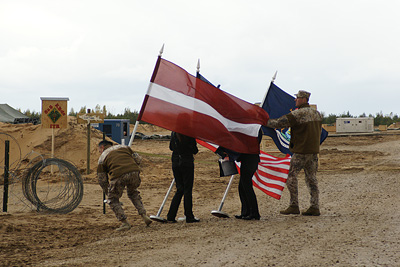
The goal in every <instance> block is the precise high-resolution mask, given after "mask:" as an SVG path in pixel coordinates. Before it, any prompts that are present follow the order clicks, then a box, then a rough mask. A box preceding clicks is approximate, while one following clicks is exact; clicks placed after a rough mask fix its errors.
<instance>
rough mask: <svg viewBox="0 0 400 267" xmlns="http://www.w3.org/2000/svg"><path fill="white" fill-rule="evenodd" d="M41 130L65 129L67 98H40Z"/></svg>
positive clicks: (66, 124)
mask: <svg viewBox="0 0 400 267" xmlns="http://www.w3.org/2000/svg"><path fill="white" fill-rule="evenodd" d="M40 99H41V100H42V128H54V129H61V128H67V126H68V123H67V117H68V116H67V101H68V100H69V98H68V97H41V98H40Z"/></svg>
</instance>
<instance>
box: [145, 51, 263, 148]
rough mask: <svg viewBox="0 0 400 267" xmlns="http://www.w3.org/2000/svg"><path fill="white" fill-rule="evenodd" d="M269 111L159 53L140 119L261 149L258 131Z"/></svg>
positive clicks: (234, 145)
mask: <svg viewBox="0 0 400 267" xmlns="http://www.w3.org/2000/svg"><path fill="white" fill-rule="evenodd" d="M268 118H269V116H268V113H267V112H266V111H265V110H264V109H262V108H260V107H259V106H257V105H254V104H251V103H248V102H246V101H244V100H241V99H239V98H237V97H235V96H233V95H231V94H228V93H226V92H224V91H222V90H220V89H218V88H217V87H215V86H213V85H211V84H209V83H207V82H205V81H202V80H201V79H198V78H196V77H195V76H193V75H191V74H189V73H188V72H186V71H185V70H184V69H182V68H181V67H179V66H177V65H175V64H174V63H172V62H169V61H167V60H165V59H162V58H161V56H159V57H158V60H157V63H156V66H155V69H154V72H153V75H152V77H151V80H150V85H149V87H148V91H147V93H146V96H145V99H144V101H143V104H142V107H141V110H140V113H139V117H138V121H145V122H148V123H151V124H154V125H157V126H160V127H162V128H165V129H168V130H171V131H174V132H178V133H181V134H184V135H187V136H191V137H194V138H197V139H201V140H204V141H207V142H211V143H214V144H218V145H220V146H223V147H226V148H228V149H231V150H233V151H237V152H239V153H249V154H255V153H259V143H258V138H257V137H258V133H259V130H260V127H261V125H266V124H267V121H268Z"/></svg>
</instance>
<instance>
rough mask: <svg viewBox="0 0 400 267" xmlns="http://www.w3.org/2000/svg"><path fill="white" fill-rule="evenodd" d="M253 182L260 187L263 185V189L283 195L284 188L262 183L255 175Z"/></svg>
mask: <svg viewBox="0 0 400 267" xmlns="http://www.w3.org/2000/svg"><path fill="white" fill-rule="evenodd" d="M253 183H255V184H257V185H258V186H259V187H261V188H262V189H264V190H266V191H269V192H272V193H275V194H277V195H280V196H281V195H282V190H280V189H277V188H272V187H268V186H266V185H264V184H262V183H260V181H259V180H258V179H255V177H254V176H253ZM284 186H285V185H283V187H284Z"/></svg>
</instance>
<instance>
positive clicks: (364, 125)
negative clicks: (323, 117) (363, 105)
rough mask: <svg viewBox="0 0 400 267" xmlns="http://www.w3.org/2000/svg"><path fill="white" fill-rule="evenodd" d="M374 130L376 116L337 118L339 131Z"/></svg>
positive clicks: (358, 131) (362, 131)
mask: <svg viewBox="0 0 400 267" xmlns="http://www.w3.org/2000/svg"><path fill="white" fill-rule="evenodd" d="M373 131H374V118H372V117H363V118H336V132H337V133H370V132H373Z"/></svg>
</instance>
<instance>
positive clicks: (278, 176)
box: [197, 140, 291, 199]
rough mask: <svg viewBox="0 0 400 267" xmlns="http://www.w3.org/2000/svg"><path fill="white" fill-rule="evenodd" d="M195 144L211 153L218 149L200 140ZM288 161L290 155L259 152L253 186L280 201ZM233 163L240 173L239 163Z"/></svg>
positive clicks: (287, 169) (286, 175)
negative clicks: (280, 156) (283, 155)
mask: <svg viewBox="0 0 400 267" xmlns="http://www.w3.org/2000/svg"><path fill="white" fill-rule="evenodd" d="M197 143H199V144H200V145H202V146H204V147H206V148H208V149H210V150H211V151H213V152H215V151H216V150H217V149H218V146H217V145H214V144H210V143H207V142H203V141H201V140H197ZM290 159H291V156H290V155H286V156H285V157H284V158H279V157H274V156H272V155H270V154H267V153H265V152H264V151H260V163H258V169H257V171H256V173H255V174H254V176H253V186H255V187H257V188H258V189H260V190H261V191H263V192H264V193H265V194H267V195H269V196H271V197H273V198H276V199H281V196H282V191H283V189H284V188H285V185H286V180H287V177H288V173H289V167H290ZM235 163H236V166H237V169H238V172H239V173H240V162H235Z"/></svg>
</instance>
